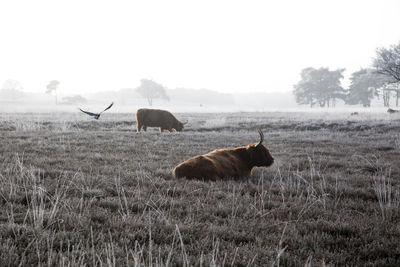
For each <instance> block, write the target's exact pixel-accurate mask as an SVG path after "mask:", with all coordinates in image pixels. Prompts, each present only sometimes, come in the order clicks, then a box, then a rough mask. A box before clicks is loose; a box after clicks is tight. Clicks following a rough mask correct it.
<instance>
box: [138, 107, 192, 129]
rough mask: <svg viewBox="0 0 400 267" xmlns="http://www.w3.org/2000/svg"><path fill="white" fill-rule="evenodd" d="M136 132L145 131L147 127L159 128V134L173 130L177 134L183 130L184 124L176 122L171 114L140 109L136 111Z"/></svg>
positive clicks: (163, 111) (159, 110) (156, 110)
mask: <svg viewBox="0 0 400 267" xmlns="http://www.w3.org/2000/svg"><path fill="white" fill-rule="evenodd" d="M136 123H137V131H138V132H140V130H141V129H142V128H143V130H145V131H146V129H147V127H159V128H160V132H162V131H164V130H168V131H170V132H171V131H172V129H175V130H176V131H178V132H181V131H182V130H183V125H184V123H182V122H180V121H178V120H177V119H176V118H175V117H174V115H172V114H171V112H169V111H166V110H161V109H148V108H141V109H138V110H137V111H136Z"/></svg>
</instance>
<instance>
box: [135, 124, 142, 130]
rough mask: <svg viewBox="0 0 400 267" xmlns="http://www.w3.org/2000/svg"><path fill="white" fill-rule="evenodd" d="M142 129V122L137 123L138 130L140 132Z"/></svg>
mask: <svg viewBox="0 0 400 267" xmlns="http://www.w3.org/2000/svg"><path fill="white" fill-rule="evenodd" d="M140 129H142V125H141V124H140V123H138V125H137V130H136V131H137V132H140Z"/></svg>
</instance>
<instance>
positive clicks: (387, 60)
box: [373, 43, 400, 106]
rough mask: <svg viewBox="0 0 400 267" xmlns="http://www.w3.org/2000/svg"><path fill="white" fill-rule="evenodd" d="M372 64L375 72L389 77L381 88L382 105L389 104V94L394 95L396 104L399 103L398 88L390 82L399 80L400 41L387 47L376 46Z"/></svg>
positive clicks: (399, 91) (399, 94)
mask: <svg viewBox="0 0 400 267" xmlns="http://www.w3.org/2000/svg"><path fill="white" fill-rule="evenodd" d="M376 54H377V56H376V58H375V59H374V62H373V66H374V67H375V69H376V72H378V73H380V74H383V75H385V76H387V77H388V78H389V81H388V82H387V86H384V87H383V88H382V96H383V100H384V105H385V106H389V101H390V95H391V94H392V93H394V94H395V95H396V106H397V105H398V103H399V97H400V89H399V88H398V86H390V84H391V83H393V84H394V83H399V82H400V43H399V44H397V45H392V46H390V47H389V48H385V47H382V48H378V49H377V51H376Z"/></svg>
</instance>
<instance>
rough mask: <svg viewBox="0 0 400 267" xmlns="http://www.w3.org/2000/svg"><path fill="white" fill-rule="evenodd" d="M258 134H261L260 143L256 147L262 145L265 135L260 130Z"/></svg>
mask: <svg viewBox="0 0 400 267" xmlns="http://www.w3.org/2000/svg"><path fill="white" fill-rule="evenodd" d="M258 133H259V134H260V142H259V143H258V144H257V145H256V146H259V145H261V143H262V142H263V141H264V134H263V132H262V131H261V129H258Z"/></svg>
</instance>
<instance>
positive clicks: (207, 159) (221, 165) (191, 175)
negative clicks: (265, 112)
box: [173, 130, 274, 180]
mask: <svg viewBox="0 0 400 267" xmlns="http://www.w3.org/2000/svg"><path fill="white" fill-rule="evenodd" d="M259 133H260V138H261V140H260V142H259V143H257V144H252V145H248V146H242V147H237V148H234V149H216V150H214V151H211V152H210V153H207V154H204V155H201V156H195V157H193V158H190V159H188V160H186V161H184V162H182V163H181V164H179V165H178V166H176V167H175V169H174V171H173V174H174V176H175V177H176V178H180V177H186V178H188V179H196V178H197V179H204V180H217V179H222V178H239V177H249V176H250V174H251V170H252V169H253V168H254V167H268V166H271V165H272V164H273V163H274V158H273V157H272V156H271V154H270V152H269V150H268V149H267V148H266V147H265V146H264V145H263V144H261V143H262V141H263V134H262V132H261V130H259Z"/></svg>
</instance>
